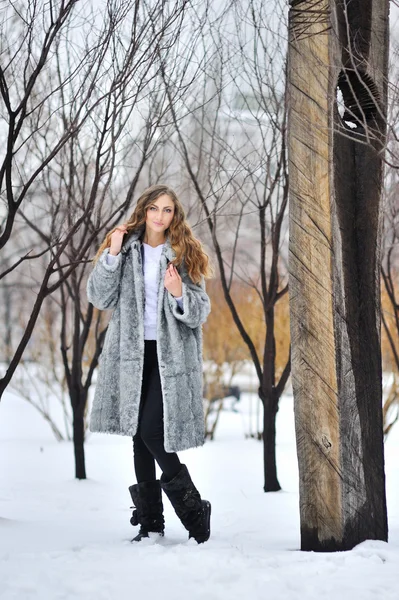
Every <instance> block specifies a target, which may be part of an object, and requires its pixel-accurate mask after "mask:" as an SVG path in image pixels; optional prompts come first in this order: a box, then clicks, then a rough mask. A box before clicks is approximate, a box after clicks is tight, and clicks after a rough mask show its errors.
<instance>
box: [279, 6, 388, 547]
mask: <svg viewBox="0 0 399 600" xmlns="http://www.w3.org/2000/svg"><path fill="white" fill-rule="evenodd" d="M388 10H389V2H388V0H367V1H365V0H363V1H362V2H359V1H357V0H351V1H348V0H330V1H327V0H322V1H320V0H319V1H316V0H292V1H291V2H290V20H289V42H290V45H289V71H288V79H289V102H290V113H289V115H290V117H289V124H288V131H289V173H290V255H289V265H290V307H291V345H292V382H293V390H294V403H295V424H296V435H297V449H298V461H299V474H300V516H301V548H302V549H303V550H326V551H332V550H345V549H349V548H352V547H353V546H354V545H355V544H358V543H359V542H361V541H363V540H365V539H370V538H371V539H381V540H386V539H387V535H388V530H387V512H386V499H385V476H384V458H383V434H382V411H381V404H382V403H381V379H382V373H381V347H380V260H381V249H380V246H381V223H382V203H381V189H382V181H383V149H384V147H385V134H386V107H387V64H388V61H387V58H388ZM337 96H338V98H341V102H342V104H343V107H344V111H343V113H340V112H339V102H337Z"/></svg>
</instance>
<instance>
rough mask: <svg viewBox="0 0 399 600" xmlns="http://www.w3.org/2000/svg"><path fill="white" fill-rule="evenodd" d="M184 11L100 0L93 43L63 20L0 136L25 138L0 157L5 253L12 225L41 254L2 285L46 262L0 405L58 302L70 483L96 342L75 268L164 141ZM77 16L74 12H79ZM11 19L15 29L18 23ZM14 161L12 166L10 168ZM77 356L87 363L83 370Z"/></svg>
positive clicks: (78, 467) (41, 14)
mask: <svg viewBox="0 0 399 600" xmlns="http://www.w3.org/2000/svg"><path fill="white" fill-rule="evenodd" d="M38 6H39V5H38ZM185 6H186V2H176V3H173V4H168V5H165V3H162V2H154V3H152V5H147V4H145V3H137V2H133V1H132V2H130V1H129V2H128V1H126V2H114V1H113V0H112V1H111V0H109V1H108V2H107V3H106V4H105V8H106V12H105V14H104V15H102V18H101V26H100V27H99V30H98V29H95V28H94V27H93V25H94V24H95V22H96V19H95V16H94V13H91V14H92V18H93V20H92V21H91V26H92V29H93V31H95V34H91V33H90V30H89V31H88V30H87V27H88V26H89V25H90V23H88V22H87V21H85V22H84V23H85V26H82V25H81V24H80V25H81V28H80V29H79V27H76V28H74V27H73V23H72V22H69V23H67V21H63V24H64V29H63V31H62V36H61V35H59V36H58V37H57V36H54V43H53V47H52V52H51V61H50V62H49V64H48V65H47V70H46V73H47V78H48V77H49V76H50V74H51V77H50V82H51V86H50V85H49V84H47V87H48V88H49V91H48V92H47V91H46V86H45V85H44V81H48V79H47V80H43V82H42V86H40V85H38V84H37V85H36V87H35V86H32V90H33V91H31V92H30V96H29V94H28V93H27V92H26V94H27V96H29V97H28V99H27V105H29V107H30V108H29V110H25V113H24V111H23V109H18V111H20V110H21V111H22V113H21V114H23V118H22V116H21V118H20V119H21V123H20V125H19V126H18V127H17V132H16V131H14V130H13V131H14V133H12V132H10V134H9V136H10V137H11V138H12V139H13V140H14V138H17V137H18V136H17V133H19V132H23V135H22V134H21V135H22V138H23V139H22V140H21V141H20V142H19V145H18V142H15V144H14V146H12V145H11V146H12V147H11V148H10V152H11V154H12V156H13V159H12V160H11V166H10V168H9V169H8V170H7V168H8V167H7V164H8V163H7V156H6V157H5V161H4V164H5V166H4V180H5V181H8V178H11V179H12V180H13V184H12V185H11V188H10V189H11V193H10V195H7V196H6V197H7V201H8V213H7V220H6V226H5V229H4V232H3V237H2V240H3V246H5V244H6V242H7V241H8V240H10V236H11V233H12V229H13V225H14V223H15V222H16V217H18V219H23V221H24V223H25V224H27V225H28V226H29V228H30V230H31V231H32V232H34V233H35V235H36V238H37V239H38V240H39V243H40V248H41V250H40V252H38V253H36V254H35V255H32V254H31V251H30V252H28V253H26V254H25V256H23V257H22V258H21V259H20V260H17V261H15V262H14V264H13V265H12V266H11V267H10V268H8V269H6V270H5V271H4V272H3V273H2V274H1V277H2V278H3V279H5V278H9V277H11V276H13V275H14V276H15V274H16V273H17V271H18V268H20V265H21V263H22V264H23V263H24V264H26V261H27V260H30V261H32V260H33V259H34V258H39V257H40V256H42V255H46V254H49V255H50V258H49V260H48V261H47V260H46V264H45V267H44V268H43V269H36V271H37V279H38V282H39V284H38V290H37V296H36V300H35V302H34V306H33V309H32V312H31V314H30V317H29V319H28V321H27V324H26V327H25V330H24V332H23V335H22V338H21V340H20V342H19V344H18V347H17V349H16V351H15V353H14V355H13V356H12V358H11V360H10V363H9V366H8V369H7V371H6V373H5V375H4V376H3V378H2V379H1V380H0V396H1V394H2V393H3V392H4V390H5V389H6V387H7V385H8V384H9V382H10V381H11V378H12V376H13V374H14V372H15V369H16V367H17V366H18V364H19V361H20V359H21V357H22V355H23V352H24V350H25V348H26V346H27V344H28V342H29V339H30V337H31V335H32V332H33V329H34V326H35V324H36V322H37V319H38V316H39V313H40V309H41V307H42V304H43V301H44V299H45V298H46V297H48V296H50V295H54V297H55V295H56V293H57V294H58V302H59V307H60V313H61V315H62V318H61V319H60V335H61V354H62V360H63V365H64V370H65V378H66V383H67V387H68V392H69V396H70V400H71V406H72V413H73V440H74V448H75V472H76V477H77V478H80V479H82V478H85V477H86V471H85V460H84V429H85V427H84V417H85V412H86V407H87V395H88V390H89V387H90V385H91V382H92V377H93V373H94V370H95V368H96V366H97V363H98V357H99V355H100V353H101V349H102V342H103V339H104V336H105V328H104V320H103V319H102V317H101V316H100V314H99V313H98V311H95V310H94V309H93V306H92V305H89V306H88V308H86V306H85V302H84V301H83V300H82V298H84V295H83V294H82V292H81V290H82V288H84V287H85V267H86V265H87V263H88V262H89V261H88V254H89V252H91V251H92V250H93V249H94V248H95V247H98V245H99V243H100V239H101V238H102V237H103V236H104V234H105V231H107V230H109V229H111V228H112V227H113V226H115V224H116V223H117V222H119V220H120V219H121V218H122V216H123V215H124V214H125V213H126V211H127V210H128V208H129V207H130V205H131V202H132V198H133V195H134V193H135V190H136V186H137V185H138V182H139V178H140V173H141V171H142V169H143V165H144V164H145V163H146V161H147V160H148V158H149V156H150V155H151V152H153V151H154V148H155V147H156V144H157V143H159V139H160V137H159V135H156V134H157V131H158V130H159V129H160V127H161V124H163V133H164V135H166V133H167V127H165V126H164V113H165V107H164V106H163V104H164V103H163V100H162V92H161V91H160V89H159V86H160V81H159V77H158V72H159V59H158V55H159V53H160V52H161V53H162V54H163V56H164V58H165V59H166V58H167V55H168V52H169V50H170V48H173V45H174V43H175V39H178V38H179V35H180V28H181V27H182V19H183V17H184V14H185ZM52 11H53V8H52V5H48V6H47V5H46V6H44V5H43V6H41V11H39V10H38V9H37V10H36V12H35V14H34V15H33V16H32V18H31V22H30V23H31V25H30V27H33V28H34V27H35V26H36V27H37V26H38V23H35V22H34V19H36V20H37V21H39V19H44V20H46V19H48V21H49V23H50V24H51V22H52V20H53V14H52ZM78 16H79V17H80V18H82V17H83V16H84V15H83V13H82V12H80V13H78ZM85 16H87V15H85ZM32 19H33V24H32ZM21 20H22V21H21V23H20V26H21V27H22V29H23V27H24V26H25V25H26V23H25V20H24V19H23V18H22V17H21ZM75 24H76V23H75ZM155 24H156V27H155ZM79 32H80V35H81V36H83V37H84V44H83V46H81V45H80V44H79V43H77V41H76V36H77V35H78V34H79ZM93 35H94V37H93ZM86 36H87V37H86ZM46 39H47V38H46ZM32 45H33V46H34V43H33V42H32V43H28V44H27V46H26V49H25V51H26V57H25V61H26V70H29V66H30V64H31V62H32V61H33V58H32V52H33V50H32ZM66 47H67V48H68V52H67V53H65V48H66ZM82 47H83V51H82V53H81V54H79V53H80V51H81V48H82ZM10 48H11V46H10ZM72 49H73V50H74V53H73V52H72ZM10 52H11V50H10ZM48 54H50V52H48ZM24 56H25V55H24ZM21 60H22V59H20V61H21ZM11 62H12V61H11ZM4 72H5V73H7V71H6V70H5V71H4ZM16 77H17V73H16V71H15V70H11V72H10V74H9V80H8V81H7V82H6V79H5V78H3V83H4V82H6V83H7V89H9V90H12V89H13V85H14V86H16ZM13 78H14V79H13ZM6 83H4V86H5V85H6ZM7 108H8V107H7ZM31 156H32V158H30V157H31ZM8 160H9V157H8ZM18 160H20V161H21V164H20V165H18V168H16V167H15V168H14V164H13V163H17V162H18ZM9 161H10V160H9ZM15 189H18V190H20V193H19V196H18V198H17V199H15V198H14V197H13V193H14V190H15ZM7 190H8V188H6V191H7ZM23 200H25V205H23V202H22V201H23ZM27 200H30V202H29V203H27ZM9 247H10V248H11V246H9ZM3 252H4V249H3ZM93 326H94V328H93ZM93 329H94V332H95V342H94V347H93V340H91V342H90V343H89V338H90V334H91V332H92V331H93ZM90 349H91V352H90ZM87 352H90V359H89V364H87V361H86V365H85V359H84V357H85V355H86V354H87ZM84 365H85V366H84Z"/></svg>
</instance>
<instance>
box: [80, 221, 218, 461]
mask: <svg viewBox="0 0 399 600" xmlns="http://www.w3.org/2000/svg"><path fill="white" fill-rule="evenodd" d="M141 233H142V230H141V231H139V230H137V231H135V232H133V233H132V234H131V235H130V237H129V238H128V239H127V240H125V242H124V243H123V245H122V249H121V252H120V253H119V254H118V257H117V258H118V260H117V261H115V263H114V264H112V265H108V264H107V263H106V255H107V253H108V252H109V249H108V248H107V249H106V250H104V252H103V253H102V254H101V256H100V258H99V259H98V261H97V263H96V265H95V266H94V268H93V270H92V272H91V274H90V276H89V279H88V281H87V298H88V300H89V302H91V303H92V304H93V305H94V306H95V307H96V308H98V309H100V310H106V309H113V313H112V316H111V319H110V322H109V325H108V330H107V333H106V336H105V340H104V346H103V350H102V353H101V356H100V359H99V369H98V376H97V385H96V389H95V394H94V401H93V407H92V412H91V419H90V430H91V431H102V432H106V433H117V434H121V435H129V436H133V435H134V434H135V433H136V431H137V423H138V412H139V405H140V396H141V385H142V377H143V363H144V301H145V296H144V278H143V271H142V258H141V242H140V240H139V237H140V235H141ZM174 257H175V253H174V251H173V249H172V247H171V245H170V242H169V240H168V239H167V240H166V242H165V245H164V247H163V251H162V255H161V259H160V264H159V278H158V282H159V293H158V320H157V353H158V363H159V371H160V378H161V385H162V394H163V405H164V436H165V450H166V451H167V452H178V451H181V450H186V449H187V448H192V447H195V446H201V445H202V444H203V443H204V439H205V435H204V434H205V427H204V412H203V400H202V327H201V326H202V323H204V322H205V321H206V318H207V316H208V314H209V311H210V302H209V298H208V295H207V294H206V292H205V284H204V281H202V282H201V284H194V283H193V282H192V281H191V279H190V278H189V276H188V274H187V272H186V269H185V267H184V264H183V265H182V267H179V269H178V270H179V273H180V277H181V278H182V282H183V312H182V311H181V310H180V308H179V306H178V304H177V302H176V300H175V298H174V297H173V296H172V295H171V294H170V293H169V292H168V291H167V290H166V289H165V287H164V283H163V282H164V276H165V271H166V268H167V265H168V262H169V261H171V260H173V258H174Z"/></svg>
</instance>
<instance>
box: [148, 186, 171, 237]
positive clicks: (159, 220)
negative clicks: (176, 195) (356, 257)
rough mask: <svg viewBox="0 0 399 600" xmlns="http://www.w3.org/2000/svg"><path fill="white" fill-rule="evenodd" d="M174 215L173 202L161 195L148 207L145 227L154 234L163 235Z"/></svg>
mask: <svg viewBox="0 0 399 600" xmlns="http://www.w3.org/2000/svg"><path fill="white" fill-rule="evenodd" d="M174 214H175V205H174V204H173V200H172V199H171V198H169V196H167V195H166V194H163V195H162V196H159V198H157V199H156V200H154V202H153V203H152V204H150V205H149V206H148V208H147V214H146V219H145V225H146V227H148V228H149V229H151V231H153V232H154V233H163V232H165V231H166V229H167V228H168V227H169V225H170V224H171V222H172V220H173V215H174Z"/></svg>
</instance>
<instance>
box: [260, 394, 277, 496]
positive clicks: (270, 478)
mask: <svg viewBox="0 0 399 600" xmlns="http://www.w3.org/2000/svg"><path fill="white" fill-rule="evenodd" d="M262 402H263V465H264V475H265V485H264V487H263V489H264V491H265V492H278V491H279V490H281V486H280V483H279V481H278V478H277V463H276V416H277V410H278V400H277V402H276V400H275V399H273V398H269V399H268V398H264V399H263V400H262Z"/></svg>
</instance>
